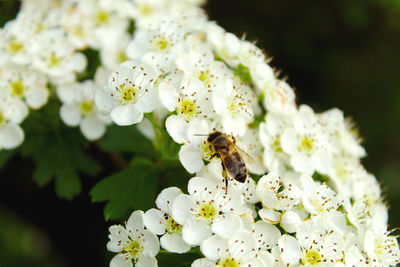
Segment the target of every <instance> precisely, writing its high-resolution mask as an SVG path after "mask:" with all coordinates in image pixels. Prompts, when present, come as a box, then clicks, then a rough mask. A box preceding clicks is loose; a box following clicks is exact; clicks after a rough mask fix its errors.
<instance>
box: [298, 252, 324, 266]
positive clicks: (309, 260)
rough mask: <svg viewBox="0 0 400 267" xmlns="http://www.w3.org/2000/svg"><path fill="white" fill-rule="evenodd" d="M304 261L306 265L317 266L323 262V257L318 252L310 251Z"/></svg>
mask: <svg viewBox="0 0 400 267" xmlns="http://www.w3.org/2000/svg"><path fill="white" fill-rule="evenodd" d="M302 261H303V263H304V264H309V265H317V264H319V263H321V262H322V255H321V253H320V252H319V251H318V250H316V249H310V250H307V251H306V254H305V255H304V256H303V259H302Z"/></svg>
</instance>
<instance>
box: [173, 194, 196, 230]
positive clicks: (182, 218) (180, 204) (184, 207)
mask: <svg viewBox="0 0 400 267" xmlns="http://www.w3.org/2000/svg"><path fill="white" fill-rule="evenodd" d="M194 206H195V202H194V200H193V198H192V197H191V196H188V195H185V194H182V195H179V196H177V197H176V199H175V201H174V204H173V205H172V218H174V220H175V221H176V222H177V223H179V224H180V225H183V224H185V223H186V221H187V220H189V219H191V218H192V217H193V214H192V212H191V210H192V209H193V208H194Z"/></svg>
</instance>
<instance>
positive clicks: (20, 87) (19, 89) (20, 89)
mask: <svg viewBox="0 0 400 267" xmlns="http://www.w3.org/2000/svg"><path fill="white" fill-rule="evenodd" d="M10 89H11V94H12V95H13V96H16V97H22V96H23V95H24V93H25V85H24V84H23V83H22V82H21V81H20V80H17V81H13V82H12V83H11V84H10Z"/></svg>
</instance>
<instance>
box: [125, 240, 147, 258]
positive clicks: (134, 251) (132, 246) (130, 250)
mask: <svg viewBox="0 0 400 267" xmlns="http://www.w3.org/2000/svg"><path fill="white" fill-rule="evenodd" d="M142 251H143V247H142V245H141V243H140V240H139V239H134V240H132V241H131V242H130V243H129V245H128V247H124V248H123V249H122V253H123V254H124V255H125V254H128V255H127V258H130V259H133V260H134V261H136V260H137V258H138V257H139V255H140V253H141V252H142Z"/></svg>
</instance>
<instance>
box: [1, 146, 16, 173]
mask: <svg viewBox="0 0 400 267" xmlns="http://www.w3.org/2000/svg"><path fill="white" fill-rule="evenodd" d="M15 152H16V150H15V149H13V150H1V151H0V169H1V168H3V167H4V166H5V165H6V163H7V161H8V160H9V159H10V158H11V157H12V156H13V155H14V154H15Z"/></svg>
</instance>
